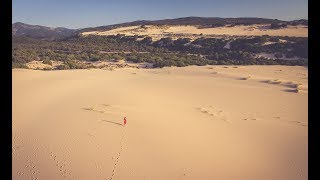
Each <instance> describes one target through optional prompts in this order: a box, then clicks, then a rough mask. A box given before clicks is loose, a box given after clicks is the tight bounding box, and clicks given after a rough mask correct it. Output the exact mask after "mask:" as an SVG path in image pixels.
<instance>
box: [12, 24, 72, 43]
mask: <svg viewBox="0 0 320 180" xmlns="http://www.w3.org/2000/svg"><path fill="white" fill-rule="evenodd" d="M75 32H76V30H75V29H68V28H64V27H57V28H51V27H46V26H40V25H30V24H25V23H21V22H17V23H14V24H12V35H13V36H26V37H31V38H36V39H43V40H56V39H62V38H65V37H69V36H72V35H74V33H75Z"/></svg>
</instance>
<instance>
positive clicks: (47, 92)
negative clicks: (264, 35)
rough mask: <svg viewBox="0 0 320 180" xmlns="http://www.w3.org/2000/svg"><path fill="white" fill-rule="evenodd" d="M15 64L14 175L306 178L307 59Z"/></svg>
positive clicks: (101, 177)
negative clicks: (54, 66)
mask: <svg viewBox="0 0 320 180" xmlns="http://www.w3.org/2000/svg"><path fill="white" fill-rule="evenodd" d="M280 70H281V71H280ZM12 73H13V84H12V89H13V97H12V98H13V100H12V102H13V105H12V108H13V114H12V115H13V122H12V130H13V133H12V153H13V154H12V155H13V158H12V161H13V166H12V167H13V171H12V175H13V179H159V180H160V179H190V180H191V179H223V180H234V179H246V180H248V179H249V180H251V179H252V180H254V179H266V180H268V179H276V180H282V179H290V180H291V179H293V180H300V179H307V178H308V174H307V163H308V161H307V150H308V148H307V147H308V142H307V138H308V113H307V109H308V100H307V97H308V89H307V87H308V77H307V74H308V70H307V68H305V67H299V66H201V67H198V66H188V67H183V68H176V67H171V68H162V69H134V68H132V69H130V68H128V69H117V70H115V71H104V70H99V69H92V70H66V71H35V70H25V69H14V70H13V72H12ZM288 89H290V90H294V89H301V91H299V92H298V93H297V92H291V91H287V90H288ZM124 117H126V120H127V124H126V125H125V126H124V125H123V123H124Z"/></svg>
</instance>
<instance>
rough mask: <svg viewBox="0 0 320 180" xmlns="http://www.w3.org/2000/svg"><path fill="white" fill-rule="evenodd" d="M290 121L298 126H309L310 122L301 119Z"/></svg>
mask: <svg viewBox="0 0 320 180" xmlns="http://www.w3.org/2000/svg"><path fill="white" fill-rule="evenodd" d="M289 122H290V123H292V124H295V125H298V126H308V123H305V122H301V121H289Z"/></svg>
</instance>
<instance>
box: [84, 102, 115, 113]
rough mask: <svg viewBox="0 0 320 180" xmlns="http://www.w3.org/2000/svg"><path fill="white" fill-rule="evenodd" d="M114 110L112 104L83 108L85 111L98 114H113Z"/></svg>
mask: <svg viewBox="0 0 320 180" xmlns="http://www.w3.org/2000/svg"><path fill="white" fill-rule="evenodd" d="M112 108H114V107H113V106H111V105H110V104H99V105H94V106H91V107H84V108H82V109H83V110H85V111H92V112H97V113H111V109H112Z"/></svg>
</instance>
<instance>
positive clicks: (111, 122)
mask: <svg viewBox="0 0 320 180" xmlns="http://www.w3.org/2000/svg"><path fill="white" fill-rule="evenodd" d="M101 121H103V122H107V123H112V124H116V125H119V126H123V124H120V123H117V122H113V121H108V120H105V119H101Z"/></svg>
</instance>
